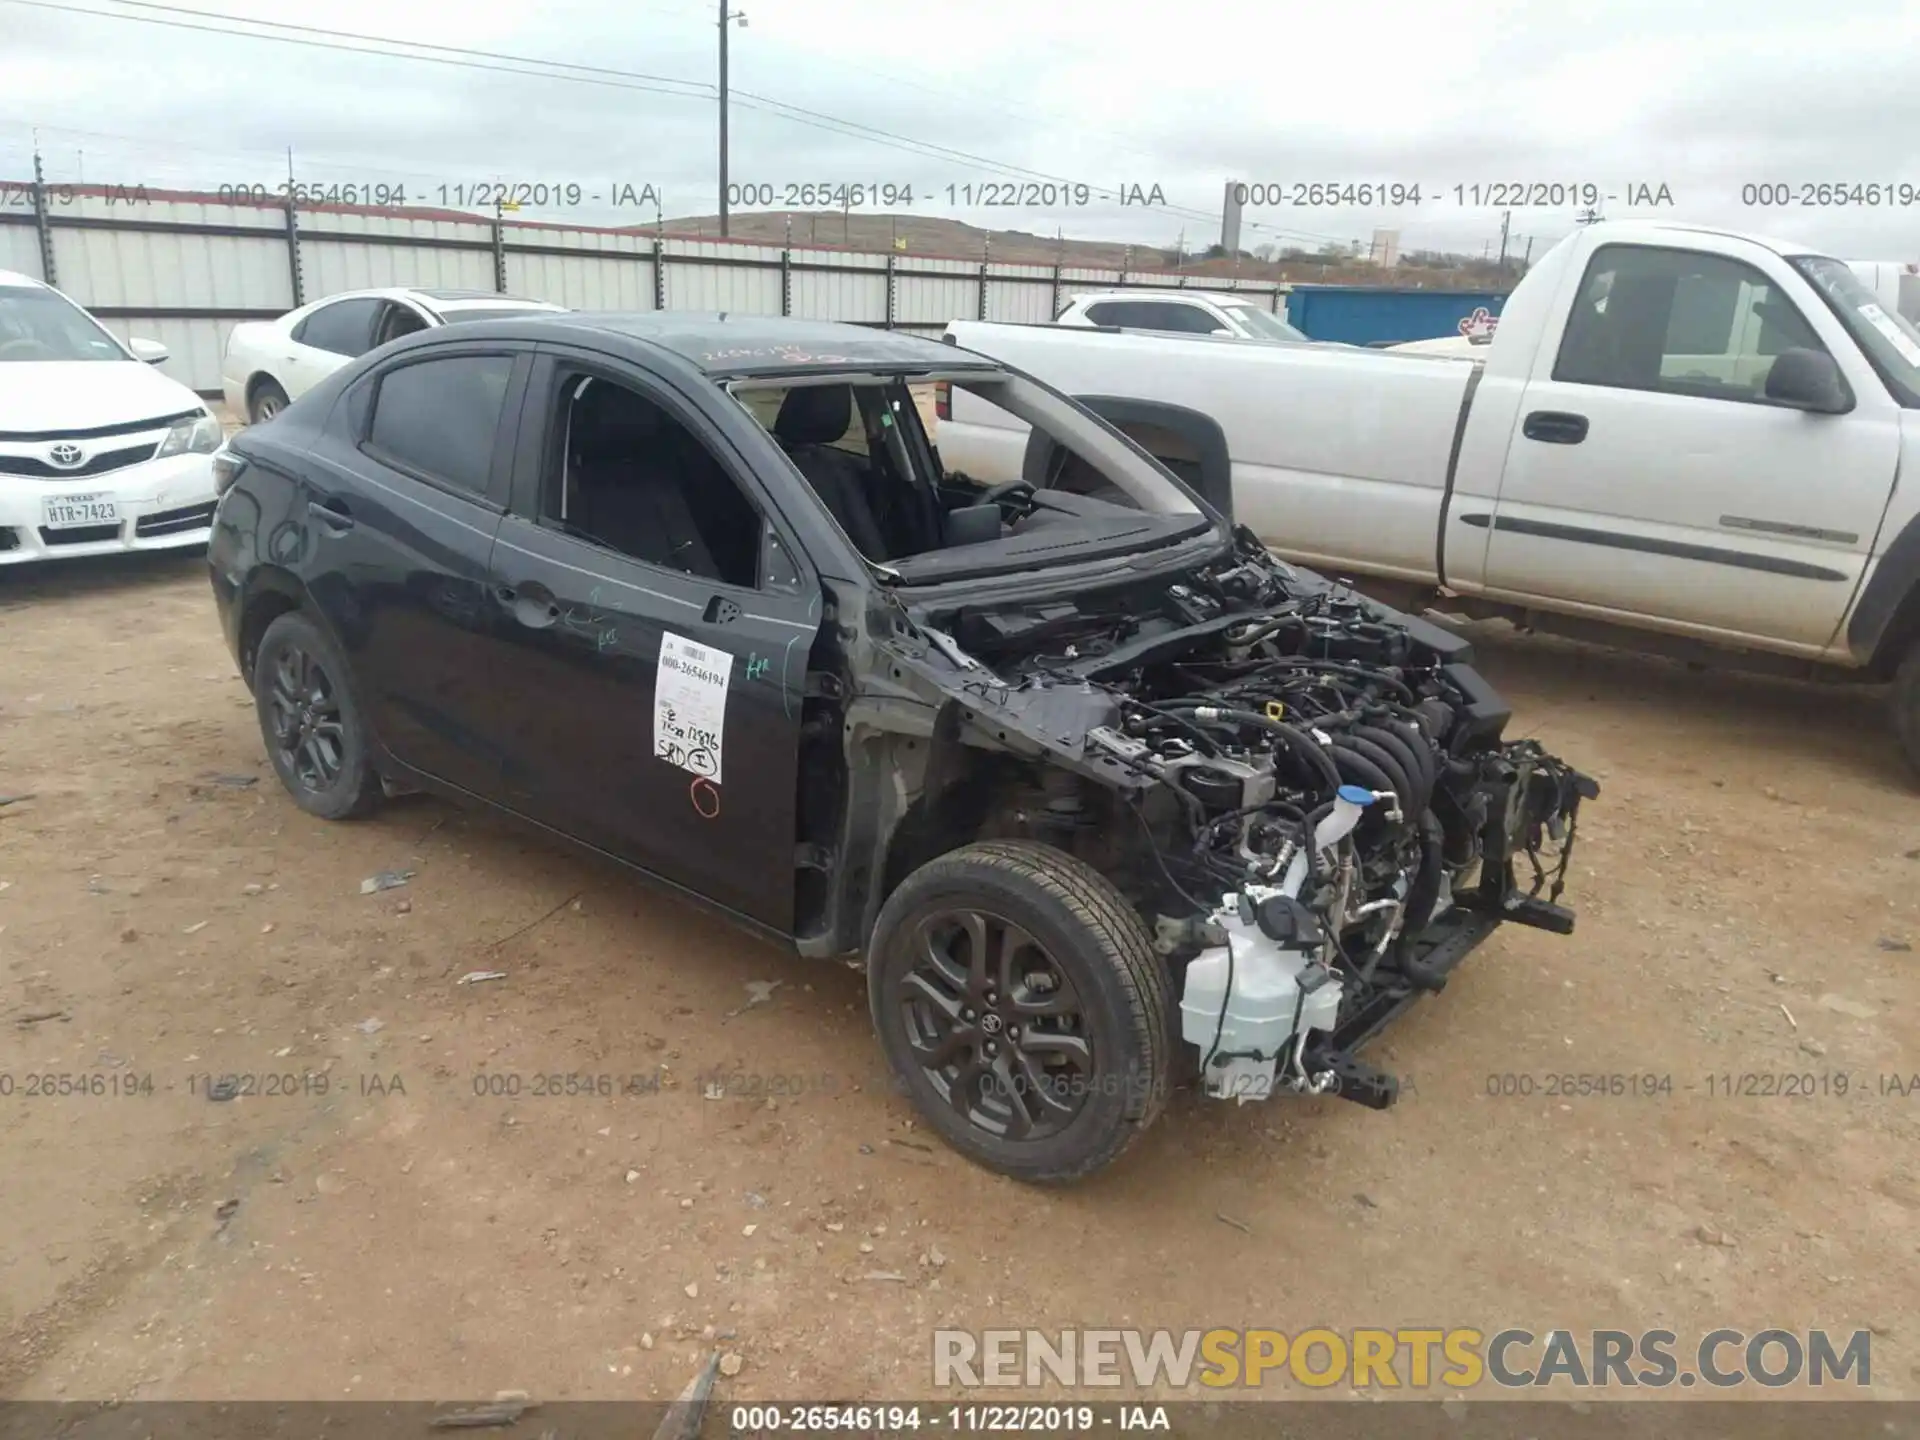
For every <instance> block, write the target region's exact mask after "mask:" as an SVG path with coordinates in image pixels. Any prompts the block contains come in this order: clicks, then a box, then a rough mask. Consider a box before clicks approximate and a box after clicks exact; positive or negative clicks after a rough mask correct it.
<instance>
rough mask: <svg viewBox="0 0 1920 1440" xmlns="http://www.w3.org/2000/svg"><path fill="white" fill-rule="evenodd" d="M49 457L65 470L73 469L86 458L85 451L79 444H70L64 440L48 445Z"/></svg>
mask: <svg viewBox="0 0 1920 1440" xmlns="http://www.w3.org/2000/svg"><path fill="white" fill-rule="evenodd" d="M47 458H48V459H49V460H51V461H52V462H53V463H54V464H56V465H58V466H60V467H61V468H62V469H64V470H71V469H72V468H73V467H74V466H76V465H78V464H79V463H80V462H81V460H82V459H84V458H85V452H83V451H82V450H81V449H80V447H79V446H78V445H70V444H68V443H67V442H66V441H64V440H63V441H61V442H60V443H59V444H58V445H51V446H49V447H47Z"/></svg>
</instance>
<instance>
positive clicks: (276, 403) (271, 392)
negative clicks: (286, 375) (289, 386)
mask: <svg viewBox="0 0 1920 1440" xmlns="http://www.w3.org/2000/svg"><path fill="white" fill-rule="evenodd" d="M292 403H293V402H292V401H290V400H288V399H287V392H286V391H285V390H282V389H281V388H280V382H279V381H277V380H274V379H272V378H270V377H264V376H263V377H262V378H261V379H260V380H259V381H258V382H257V383H256V384H255V385H254V387H253V394H252V395H251V396H249V397H248V399H247V423H248V424H250V425H264V424H266V423H267V421H269V420H271V419H273V417H274V416H276V415H278V414H279V413H280V412H281V411H282V410H284V409H286V408H287V406H288V405H290V404H292Z"/></svg>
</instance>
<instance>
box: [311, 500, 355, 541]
mask: <svg viewBox="0 0 1920 1440" xmlns="http://www.w3.org/2000/svg"><path fill="white" fill-rule="evenodd" d="M307 514H309V515H311V516H312V517H313V518H314V519H315V520H318V521H319V522H320V524H321V525H322V526H323V527H325V528H326V529H327V530H329V531H331V532H332V533H333V534H335V535H344V534H346V533H347V531H349V530H351V529H352V528H353V516H352V515H350V514H349V513H347V506H346V502H345V501H343V500H309V501H308V502H307Z"/></svg>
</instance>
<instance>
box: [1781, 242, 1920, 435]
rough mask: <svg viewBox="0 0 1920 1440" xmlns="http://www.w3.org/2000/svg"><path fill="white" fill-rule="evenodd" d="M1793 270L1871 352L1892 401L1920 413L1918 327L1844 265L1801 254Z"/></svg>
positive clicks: (1919, 335)
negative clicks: (1811, 284)
mask: <svg viewBox="0 0 1920 1440" xmlns="http://www.w3.org/2000/svg"><path fill="white" fill-rule="evenodd" d="M1793 266H1794V268H1795V269H1796V270H1798V271H1799V272H1800V273H1801V274H1802V275H1804V276H1806V277H1807V279H1808V280H1810V281H1811V282H1812V283H1813V288H1814V289H1815V290H1817V291H1819V292H1820V298H1821V299H1822V300H1824V301H1825V302H1826V304H1827V308H1828V309H1830V310H1832V311H1833V313H1834V314H1835V315H1836V316H1838V317H1839V320H1840V323H1841V324H1842V325H1844V326H1846V327H1847V333H1848V334H1850V335H1851V336H1853V339H1854V343H1855V344H1857V345H1859V347H1860V348H1861V349H1862V350H1864V351H1866V352H1867V358H1868V359H1869V360H1871V361H1872V362H1873V368H1874V369H1875V370H1876V371H1878V372H1879V375H1880V378H1881V379H1882V380H1884V381H1885V382H1886V385H1887V388H1888V389H1889V390H1891V391H1892V392H1893V397H1894V399H1895V400H1897V401H1898V402H1899V403H1900V405H1901V406H1902V407H1903V408H1905V409H1908V410H1920V327H1916V326H1915V325H1914V323H1913V322H1912V321H1911V320H1909V319H1907V317H1906V316H1904V315H1902V314H1900V312H1899V311H1898V310H1897V309H1894V308H1893V307H1892V306H1889V305H1885V304H1882V303H1881V300H1880V297H1879V296H1878V295H1876V294H1874V293H1873V291H1872V290H1870V289H1869V288H1867V285H1866V283H1865V282H1864V281H1862V280H1861V279H1860V277H1859V276H1858V275H1855V274H1854V273H1853V271H1852V270H1851V269H1850V268H1848V266H1847V265H1846V264H1845V263H1844V262H1842V261H1839V260H1829V259H1827V258H1826V257H1825V256H1821V255H1800V256H1796V257H1795V259H1794V261H1793Z"/></svg>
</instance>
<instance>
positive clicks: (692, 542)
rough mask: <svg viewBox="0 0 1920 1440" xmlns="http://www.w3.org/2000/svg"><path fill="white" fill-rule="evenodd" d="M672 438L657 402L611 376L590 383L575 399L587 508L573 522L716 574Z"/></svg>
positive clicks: (678, 565)
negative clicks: (689, 503)
mask: <svg viewBox="0 0 1920 1440" xmlns="http://www.w3.org/2000/svg"><path fill="white" fill-rule="evenodd" d="M673 441H674V437H673V435H672V432H671V429H670V422H669V421H668V420H667V419H666V417H664V416H663V415H662V414H661V413H660V411H659V409H658V407H656V406H655V405H654V404H653V403H652V402H651V401H648V400H645V399H642V398H641V397H640V396H638V395H635V394H633V393H632V392H630V391H626V390H622V389H621V388H620V387H619V386H617V385H609V384H607V383H606V382H605V381H595V382H594V383H593V384H591V385H590V386H588V388H587V391H586V393H585V394H584V395H582V396H580V397H579V399H578V400H576V401H575V404H574V416H573V435H572V449H573V460H574V466H575V471H574V474H575V478H576V480H577V481H578V484H579V500H580V511H581V513H580V514H579V515H578V516H577V517H573V519H572V523H573V524H574V525H575V526H577V527H579V528H582V529H585V530H587V531H589V532H590V533H592V534H593V535H594V536H596V537H597V538H598V539H600V540H602V541H604V542H605V543H606V544H608V545H611V546H612V547H613V548H614V549H616V550H618V551H620V552H621V553H622V554H623V555H630V556H632V557H633V558H634V559H635V560H644V561H646V562H647V563H649V564H652V565H662V566H665V567H667V568H668V569H672V570H684V571H686V572H687V573H688V574H692V575H707V576H715V575H718V574H719V571H718V569H717V567H716V566H715V565H714V560H713V556H712V554H711V553H710V552H709V551H708V549H707V544H706V541H705V539H704V538H703V537H702V536H701V534H700V527H699V526H698V524H696V523H695V521H694V518H693V512H692V511H691V510H690V509H689V508H688V506H687V499H686V494H685V491H684V488H683V487H684V485H685V483H686V479H687V477H686V476H685V474H684V473H683V471H682V466H681V461H682V459H683V457H682V455H681V454H680V449H679V446H678V445H676V444H675V443H673Z"/></svg>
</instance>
